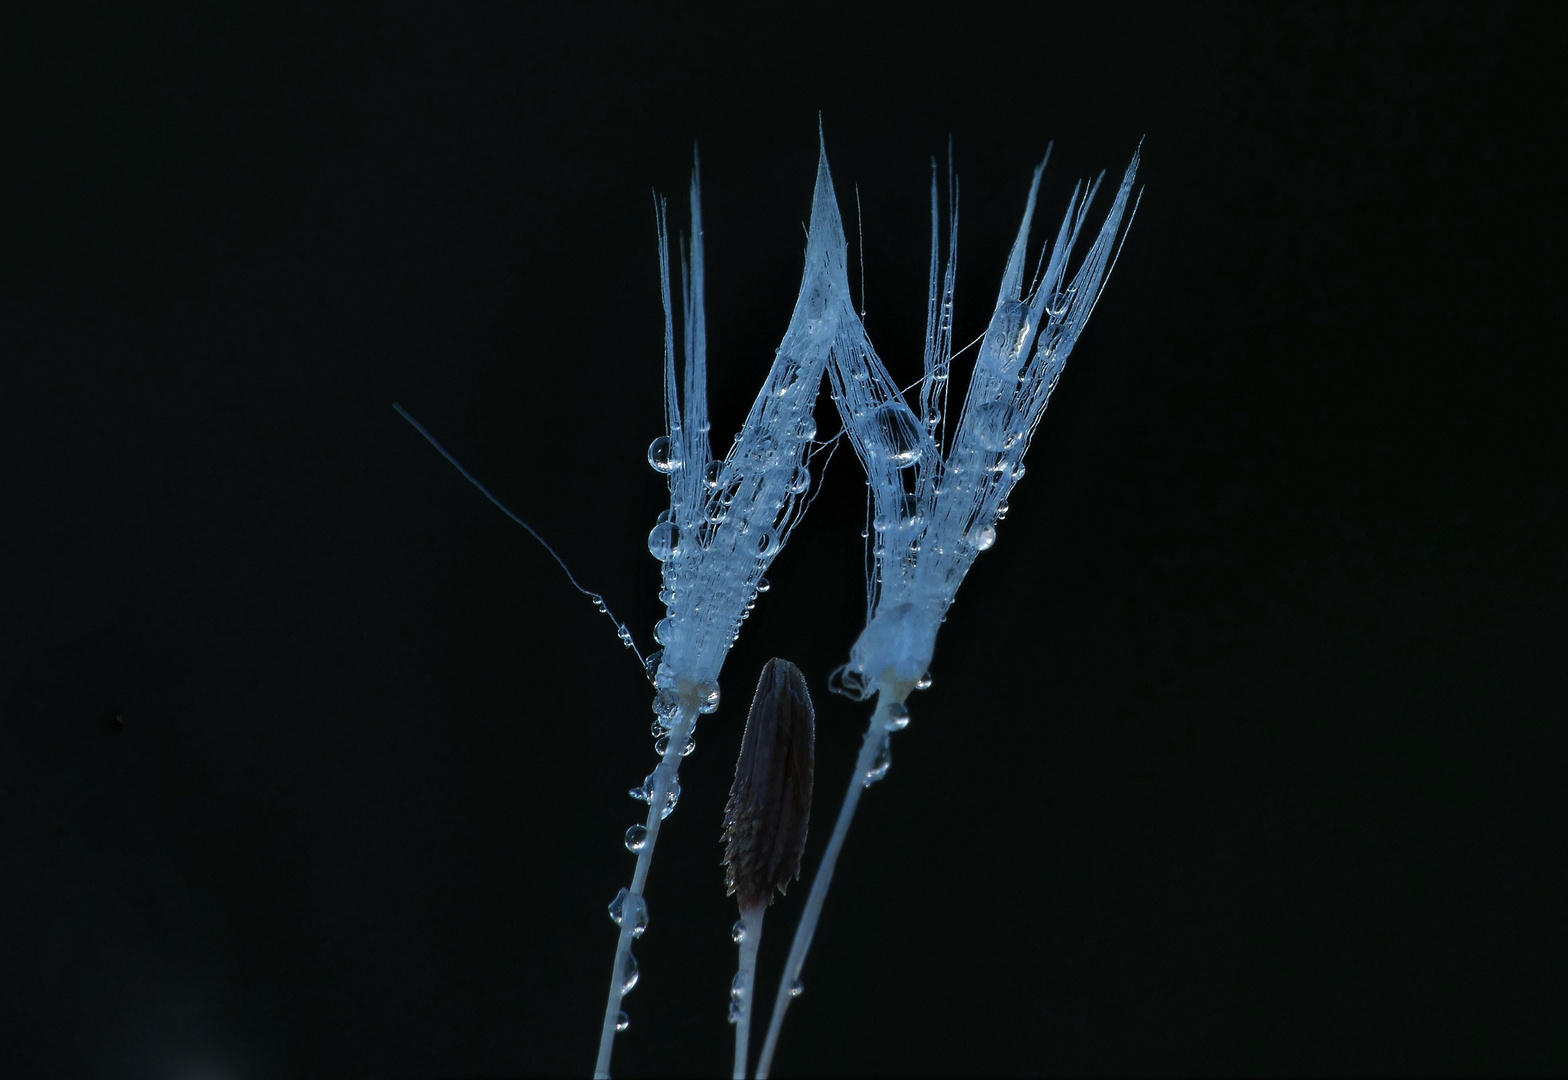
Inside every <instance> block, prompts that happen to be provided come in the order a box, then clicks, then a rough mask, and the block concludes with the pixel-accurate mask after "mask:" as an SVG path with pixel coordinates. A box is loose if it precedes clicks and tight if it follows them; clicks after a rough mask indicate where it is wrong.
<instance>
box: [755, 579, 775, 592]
mask: <svg viewBox="0 0 1568 1080" xmlns="http://www.w3.org/2000/svg"><path fill="white" fill-rule="evenodd" d="M771 588H773V583H772V582H770V581H769V580H768V579H767V578H765V577H762V578H758V579H757V591H758V592H759V593H762V592H767V591H768V590H769V589H771Z"/></svg>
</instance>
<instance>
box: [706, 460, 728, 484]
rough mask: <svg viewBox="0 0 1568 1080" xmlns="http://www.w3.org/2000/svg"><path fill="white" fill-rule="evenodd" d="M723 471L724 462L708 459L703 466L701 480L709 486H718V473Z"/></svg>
mask: <svg viewBox="0 0 1568 1080" xmlns="http://www.w3.org/2000/svg"><path fill="white" fill-rule="evenodd" d="M723 471H724V462H722V461H710V462H708V464H707V465H705V466H704V467H703V470H702V482H703V483H704V484H707V485H708V487H710V488H716V487H718V486H719V474H720V473H722V472H723Z"/></svg>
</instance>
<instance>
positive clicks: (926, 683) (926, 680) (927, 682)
mask: <svg viewBox="0 0 1568 1080" xmlns="http://www.w3.org/2000/svg"><path fill="white" fill-rule="evenodd" d="M915 689H916V690H929V689H931V673H930V672H929V671H922V672H921V673H920V678H918V679H916V680H915Z"/></svg>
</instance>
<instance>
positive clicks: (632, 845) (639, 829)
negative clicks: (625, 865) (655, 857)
mask: <svg viewBox="0 0 1568 1080" xmlns="http://www.w3.org/2000/svg"><path fill="white" fill-rule="evenodd" d="M647 842H648V830H647V829H646V828H645V827H643V826H641V825H633V826H632V827H631V828H629V829H627V830H626V850H627V851H641V850H642V849H643V845H644V844H646V843H647Z"/></svg>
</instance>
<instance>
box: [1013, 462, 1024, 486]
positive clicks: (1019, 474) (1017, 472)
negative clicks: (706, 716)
mask: <svg viewBox="0 0 1568 1080" xmlns="http://www.w3.org/2000/svg"><path fill="white" fill-rule="evenodd" d="M1023 478H1024V463H1023V462H1021V461H1020V462H1019V463H1018V467H1017V468H1015V469H1014V470H1013V483H1015V484H1016V483H1018V481H1020V480H1022V479H1023Z"/></svg>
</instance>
